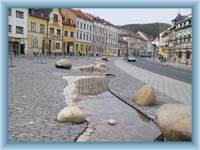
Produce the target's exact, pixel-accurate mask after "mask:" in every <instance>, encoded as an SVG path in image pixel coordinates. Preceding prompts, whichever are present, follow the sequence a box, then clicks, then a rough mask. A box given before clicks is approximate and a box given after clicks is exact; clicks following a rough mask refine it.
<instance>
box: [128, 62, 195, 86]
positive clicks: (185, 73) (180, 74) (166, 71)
mask: <svg viewBox="0 0 200 150" xmlns="http://www.w3.org/2000/svg"><path fill="white" fill-rule="evenodd" d="M130 63H131V64H133V65H135V66H137V67H139V68H143V69H145V70H149V71H151V72H154V73H157V74H161V75H163V76H166V77H170V78H173V79H175V80H179V81H183V82H187V83H190V84H191V83H192V70H189V69H187V70H186V69H181V68H175V67H172V66H168V65H163V64H159V63H154V62H152V61H149V60H145V59H144V58H137V60H136V62H130Z"/></svg>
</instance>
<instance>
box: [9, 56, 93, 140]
mask: <svg viewBox="0 0 200 150" xmlns="http://www.w3.org/2000/svg"><path fill="white" fill-rule="evenodd" d="M57 59H58V57H57V58H56V59H55V57H52V58H40V57H38V58H34V57H28V58H27V57H17V58H14V65H15V66H16V67H9V70H8V71H9V93H8V94H9V102H8V104H9V106H8V107H9V108H8V109H9V116H8V128H9V131H8V139H9V142H17V141H33V142H35V141H46V142H48V141H59V142H61V141H63V142H64V141H74V139H75V138H76V137H77V136H78V135H79V134H80V133H82V132H83V130H84V129H85V128H86V126H87V124H86V123H84V124H69V123H58V122H57V121H56V120H55V119H56V116H57V113H58V112H59V111H60V110H61V109H62V108H64V107H65V106H66V104H65V97H64V94H63V89H64V86H65V84H66V83H65V81H64V80H63V79H62V77H63V76H66V75H79V74H87V72H85V73H83V72H80V71H78V70H73V69H72V70H71V71H69V70H62V69H57V68H55V67H54V63H55V62H56V60H57ZM70 59H71V60H72V62H73V65H74V66H80V65H82V64H90V63H92V62H94V60H95V59H94V58H84V59H81V58H73V57H71V58H70Z"/></svg>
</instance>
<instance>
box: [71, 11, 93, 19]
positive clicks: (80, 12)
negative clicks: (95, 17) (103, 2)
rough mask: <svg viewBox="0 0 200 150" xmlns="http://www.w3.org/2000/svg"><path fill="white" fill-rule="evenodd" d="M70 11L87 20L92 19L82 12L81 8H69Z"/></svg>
mask: <svg viewBox="0 0 200 150" xmlns="http://www.w3.org/2000/svg"><path fill="white" fill-rule="evenodd" d="M70 11H71V12H73V13H74V14H75V15H76V16H77V17H79V18H82V19H85V20H88V21H92V19H91V18H90V17H89V16H88V15H86V14H85V13H84V12H82V11H81V10H75V9H70Z"/></svg>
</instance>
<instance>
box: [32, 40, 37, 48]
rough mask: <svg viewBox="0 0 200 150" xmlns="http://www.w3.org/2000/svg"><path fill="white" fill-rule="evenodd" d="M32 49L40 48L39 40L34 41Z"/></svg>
mask: <svg viewBox="0 0 200 150" xmlns="http://www.w3.org/2000/svg"><path fill="white" fill-rule="evenodd" d="M32 47H33V48H38V40H37V39H34V40H33V41H32Z"/></svg>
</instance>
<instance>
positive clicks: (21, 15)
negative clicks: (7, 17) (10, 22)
mask: <svg viewBox="0 0 200 150" xmlns="http://www.w3.org/2000/svg"><path fill="white" fill-rule="evenodd" d="M16 18H22V19H23V18H24V12H23V11H19V10H16Z"/></svg>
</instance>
